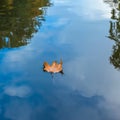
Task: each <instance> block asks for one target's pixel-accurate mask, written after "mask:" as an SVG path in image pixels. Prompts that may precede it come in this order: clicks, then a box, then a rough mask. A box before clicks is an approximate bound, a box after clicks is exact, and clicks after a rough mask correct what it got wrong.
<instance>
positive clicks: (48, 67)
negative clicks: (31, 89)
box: [43, 60, 63, 73]
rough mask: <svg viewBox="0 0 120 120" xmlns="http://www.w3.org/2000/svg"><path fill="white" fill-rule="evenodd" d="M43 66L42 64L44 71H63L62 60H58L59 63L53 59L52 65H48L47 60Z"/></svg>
mask: <svg viewBox="0 0 120 120" xmlns="http://www.w3.org/2000/svg"><path fill="white" fill-rule="evenodd" d="M43 66H44V68H43V70H44V71H46V72H50V73H59V72H60V73H63V68H62V60H61V61H60V63H57V62H56V61H53V63H52V65H49V64H48V63H47V62H44V64H43Z"/></svg>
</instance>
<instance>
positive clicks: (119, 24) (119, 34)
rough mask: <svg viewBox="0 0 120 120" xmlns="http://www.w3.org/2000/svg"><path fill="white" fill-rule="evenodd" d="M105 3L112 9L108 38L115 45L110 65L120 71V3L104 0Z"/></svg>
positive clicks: (115, 0) (116, 0) (117, 0)
mask: <svg viewBox="0 0 120 120" xmlns="http://www.w3.org/2000/svg"><path fill="white" fill-rule="evenodd" d="M104 2H106V3H108V4H109V5H110V6H111V8H112V10H111V21H110V29H109V36H108V38H110V39H111V40H114V41H115V44H114V45H113V51H112V55H111V56H110V63H111V64H113V65H114V67H115V68H116V69H120V1H119V0H113V1H111V0H104Z"/></svg>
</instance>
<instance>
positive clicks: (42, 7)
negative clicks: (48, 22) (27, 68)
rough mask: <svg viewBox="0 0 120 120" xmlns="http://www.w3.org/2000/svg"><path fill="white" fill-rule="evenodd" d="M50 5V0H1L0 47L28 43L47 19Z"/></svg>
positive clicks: (11, 46)
mask: <svg viewBox="0 0 120 120" xmlns="http://www.w3.org/2000/svg"><path fill="white" fill-rule="evenodd" d="M48 6H50V2H49V0H1V1H0V48H4V47H9V48H13V47H19V46H23V45H26V44H28V43H29V42H30V38H31V37H32V36H33V33H36V32H37V31H38V28H39V27H40V26H41V23H42V21H44V20H45V18H44V15H45V12H46V8H47V7H48Z"/></svg>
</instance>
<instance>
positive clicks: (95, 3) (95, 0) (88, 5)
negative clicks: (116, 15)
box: [52, 0, 111, 20]
mask: <svg viewBox="0 0 120 120" xmlns="http://www.w3.org/2000/svg"><path fill="white" fill-rule="evenodd" d="M53 3H54V6H62V9H61V8H60V9H61V11H65V10H67V11H68V12H70V13H71V15H72V17H74V15H75V14H76V15H78V16H81V17H82V18H85V19H86V20H87V19H89V20H101V19H109V18H110V11H111V9H110V7H109V5H107V4H105V3H104V1H103V0H92V1H90V0H84V1H80V0H76V1H75V2H73V1H72V0H54V2H53ZM63 6H64V10H63ZM58 11H59V9H58V10H57V11H55V10H54V11H52V12H53V13H56V14H58V13H59V12H58ZM62 13H63V14H65V12H62ZM59 14H61V13H59ZM67 14H68V13H67Z"/></svg>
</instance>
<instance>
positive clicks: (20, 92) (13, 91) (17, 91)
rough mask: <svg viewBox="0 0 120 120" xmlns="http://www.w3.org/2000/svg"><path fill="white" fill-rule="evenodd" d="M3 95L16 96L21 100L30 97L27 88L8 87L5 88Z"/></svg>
mask: <svg viewBox="0 0 120 120" xmlns="http://www.w3.org/2000/svg"><path fill="white" fill-rule="evenodd" d="M4 93H5V94H7V95H9V96H16V97H21V98H23V97H26V96H28V95H30V93H31V90H30V88H29V87H28V86H8V87H5V89H4Z"/></svg>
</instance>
